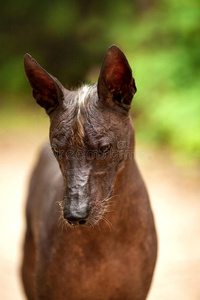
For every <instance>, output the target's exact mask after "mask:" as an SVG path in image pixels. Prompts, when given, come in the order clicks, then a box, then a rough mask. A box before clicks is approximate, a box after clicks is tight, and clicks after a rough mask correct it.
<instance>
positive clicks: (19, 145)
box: [0, 134, 200, 300]
mask: <svg viewBox="0 0 200 300" xmlns="http://www.w3.org/2000/svg"><path fill="white" fill-rule="evenodd" d="M43 137H44V136H43V135H41V134H40V138H38V137H36V134H34V135H33V136H32V135H31V136H29V135H27V134H25V135H21V134H15V136H12V139H11V138H7V137H5V136H2V137H1V142H0V143H1V147H0V168H1V172H0V228H1V231H0V232H1V236H0V299H4V300H19V299H24V297H23V293H22V289H21V286H20V281H19V264H20V256H21V243H22V234H23V231H24V203H25V194H26V190H27V183H28V178H29V177H28V174H29V172H30V168H31V166H32V165H33V162H34V160H35V157H36V156H35V154H36V153H37V149H38V147H39V145H41V141H42V140H43ZM137 157H138V159H137V160H138V163H139V165H140V169H141V170H142V173H143V177H144V178H145V181H146V183H147V186H148V189H149V192H150V196H151V199H152V206H153V209H154V213H155V218H156V224H157V229H158V234H159V245H160V246H159V257H158V262H157V268H156V272H155V278H154V282H153V285H152V288H151V292H150V294H149V297H148V300H173V299H176V300H199V299H200V187H199V184H200V180H199V179H200V177H198V176H199V175H198V174H197V173H196V174H195V172H194V171H192V170H189V169H187V170H186V169H184V171H183V170H180V169H178V168H177V167H175V166H174V165H173V163H172V162H171V161H170V159H169V158H168V157H166V155H165V153H160V154H159V155H158V154H157V153H156V152H155V151H151V150H147V151H146V150H145V149H142V150H138V152H137ZM94 300H95V299H94Z"/></svg>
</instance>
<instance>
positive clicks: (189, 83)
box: [0, 0, 200, 164]
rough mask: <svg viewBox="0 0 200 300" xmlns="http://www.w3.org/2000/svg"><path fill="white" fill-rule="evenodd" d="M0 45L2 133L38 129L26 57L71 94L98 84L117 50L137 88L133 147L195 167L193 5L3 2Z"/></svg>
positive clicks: (198, 36) (199, 100)
mask: <svg viewBox="0 0 200 300" xmlns="http://www.w3.org/2000/svg"><path fill="white" fill-rule="evenodd" d="M0 42H1V55H0V66H1V67H0V83H1V84H0V85H1V89H0V126H1V127H0V130H1V132H8V131H11V132H15V131H16V130H25V129H27V128H31V126H32V127H34V128H35V126H36V128H37V124H36V122H35V121H36V119H35V116H36V115H37V114H38V111H39V107H37V108H36V105H35V103H34V100H33V99H32V98H31V96H30V94H31V90H30V87H29V85H28V83H27V80H26V78H25V74H24V70H23V56H24V54H25V53H26V52H28V53H30V54H31V55H32V56H33V57H34V58H35V59H36V60H37V61H38V62H39V63H40V64H41V65H42V66H43V67H44V68H45V69H47V70H48V72H50V73H51V74H53V75H54V76H56V77H57V78H58V79H59V80H60V81H61V82H62V83H63V84H64V85H66V86H67V87H68V88H69V87H70V88H73V87H76V86H78V85H80V83H81V82H88V83H90V82H95V81H96V80H97V79H98V72H99V69H100V65H101V62H102V59H103V57H104V54H105V51H106V49H107V48H108V47H109V46H110V45H112V44H116V45H118V46H119V47H120V48H121V49H122V50H123V51H124V52H125V54H126V56H127V58H128V60H129V62H130V65H131V67H132V69H133V75H134V77H135V80H136V85H137V88H138V92H137V94H136V96H135V98H134V101H133V105H132V111H131V114H132V116H133V118H134V123H135V127H136V135H137V141H139V143H142V144H144V145H148V146H153V147H156V148H159V149H160V150H162V149H168V151H170V153H172V155H173V156H174V157H175V159H176V161H178V162H181V163H187V162H193V163H195V164H196V163H199V158H200V5H199V1H198V0H190V1H186V0H180V1H172V0H168V1H167V0H161V1H156V0H135V1H119V0H115V1H106V0H103V1H90V0H87V1H86V0H85V1H83V0H82V1H81V0H77V1H76V0H75V1H61V0H59V1H58V0H57V1H53V0H52V1H50V0H49V1H47V0H44V1H33V0H32V1H31V0H29V1H27V0H26V1H25V0H18V1H10V0H8V1H1V9H0ZM41 120H42V119H41ZM44 120H45V121H46V118H44Z"/></svg>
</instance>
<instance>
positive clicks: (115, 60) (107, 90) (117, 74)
mask: <svg viewBox="0 0 200 300" xmlns="http://www.w3.org/2000/svg"><path fill="white" fill-rule="evenodd" d="M97 90H98V96H99V99H100V100H102V101H114V102H115V103H117V104H118V105H120V106H121V107H123V108H124V109H125V110H127V111H128V110H129V109H130V107H131V101H132V98H133V96H134V94H135V93H136V91H137V89H136V86H135V80H134V78H133V77H132V70H131V67H130V66H129V63H128V61H127V59H126V56H125V55H124V53H123V52H122V51H121V50H120V49H119V48H118V47H117V46H115V45H113V46H111V47H110V48H109V49H108V51H107V53H106V55H105V58H104V61H103V64H102V67H101V72H100V76H99V80H98V86H97Z"/></svg>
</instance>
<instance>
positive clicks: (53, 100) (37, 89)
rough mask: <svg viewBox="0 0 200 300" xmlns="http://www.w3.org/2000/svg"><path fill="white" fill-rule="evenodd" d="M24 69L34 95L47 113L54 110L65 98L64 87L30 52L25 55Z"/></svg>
mask: <svg viewBox="0 0 200 300" xmlns="http://www.w3.org/2000/svg"><path fill="white" fill-rule="evenodd" d="M24 69H25V72H26V76H27V78H28V81H29V83H30V85H31V87H32V88H33V97H34V98H35V99H36V101H37V103H38V104H39V105H40V106H42V107H44V108H45V110H46V112H47V114H50V113H51V112H52V111H54V110H55V109H56V108H57V107H58V106H59V104H60V103H61V102H62V100H63V91H64V87H63V86H62V84H61V83H60V82H59V81H58V80H57V79H56V78H55V77H53V76H52V75H50V74H48V73H47V72H46V71H45V70H44V69H43V68H42V67H41V66H40V65H39V64H38V63H37V62H36V60H34V59H33V58H32V57H31V56H30V55H29V54H25V56H24Z"/></svg>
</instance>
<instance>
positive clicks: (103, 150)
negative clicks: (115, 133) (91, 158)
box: [99, 145, 111, 155]
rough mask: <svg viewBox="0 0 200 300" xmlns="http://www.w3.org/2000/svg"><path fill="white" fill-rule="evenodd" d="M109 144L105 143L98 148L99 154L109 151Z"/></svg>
mask: <svg viewBox="0 0 200 300" xmlns="http://www.w3.org/2000/svg"><path fill="white" fill-rule="evenodd" d="M110 147H111V146H110V145H105V146H102V147H100V148H99V154H100V155H103V154H107V153H108V152H109V151H110Z"/></svg>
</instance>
